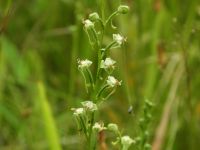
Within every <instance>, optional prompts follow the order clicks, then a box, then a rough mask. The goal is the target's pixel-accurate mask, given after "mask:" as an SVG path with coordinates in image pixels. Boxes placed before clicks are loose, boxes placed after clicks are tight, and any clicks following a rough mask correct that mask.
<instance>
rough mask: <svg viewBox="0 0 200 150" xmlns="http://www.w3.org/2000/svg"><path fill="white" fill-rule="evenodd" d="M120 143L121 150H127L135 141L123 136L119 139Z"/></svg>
mask: <svg viewBox="0 0 200 150" xmlns="http://www.w3.org/2000/svg"><path fill="white" fill-rule="evenodd" d="M121 143H122V145H123V149H125V150H127V149H128V148H129V147H130V146H131V144H132V143H135V141H134V140H133V139H131V138H130V137H129V136H127V135H125V136H123V137H122V138H121Z"/></svg>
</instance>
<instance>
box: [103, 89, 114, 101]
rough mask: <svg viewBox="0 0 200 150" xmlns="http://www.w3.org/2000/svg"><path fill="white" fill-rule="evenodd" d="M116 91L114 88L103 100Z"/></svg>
mask: <svg viewBox="0 0 200 150" xmlns="http://www.w3.org/2000/svg"><path fill="white" fill-rule="evenodd" d="M115 91H116V88H114V89H113V90H112V91H111V92H110V93H109V94H108V95H107V96H106V97H105V98H104V100H107V99H108V98H109V97H110V96H111V95H113V94H114V93H115Z"/></svg>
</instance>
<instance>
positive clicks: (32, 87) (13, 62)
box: [0, 0, 200, 150]
mask: <svg viewBox="0 0 200 150" xmlns="http://www.w3.org/2000/svg"><path fill="white" fill-rule="evenodd" d="M100 1H101V0H52V1H50V0H0V150H40V149H41V150H43V149H52V150H59V149H66V150H78V149H80V150H81V149H84V148H83V147H84V140H83V139H82V137H81V135H79V134H78V131H77V127H76V124H75V122H74V119H73V116H72V112H71V111H70V108H72V107H78V106H80V102H81V101H83V100H86V99H87V95H86V94H85V89H84V83H83V81H82V77H81V76H80V74H79V72H78V70H77V59H78V58H81V59H85V58H88V59H91V60H95V58H96V54H95V51H93V50H92V48H91V47H90V45H89V42H88V39H87V36H86V34H85V33H84V30H83V27H82V19H84V18H87V17H88V14H89V13H91V12H93V11H97V12H100V5H99V3H100ZM104 2H105V9H104V10H105V14H106V16H107V17H108V15H109V14H111V13H112V12H113V11H114V10H116V9H117V7H118V6H119V4H126V5H128V6H129V7H130V13H129V14H128V15H123V16H119V17H117V18H115V19H114V25H115V26H117V27H118V30H119V31H120V33H121V34H122V35H125V36H126V37H127V43H126V44H125V46H124V47H123V48H122V49H117V50H112V53H111V55H112V58H114V59H115V60H117V65H118V67H117V71H116V72H115V75H116V76H117V77H118V78H119V79H122V80H123V86H122V87H120V88H119V89H118V90H117V92H116V93H115V94H114V96H113V97H112V98H111V99H109V100H108V101H107V102H106V103H105V104H104V105H103V106H102V108H101V110H100V114H99V115H98V119H99V120H103V121H104V123H105V124H107V123H110V122H114V123H117V124H119V127H120V128H121V129H123V131H124V133H128V134H129V135H130V136H131V137H133V138H134V137H137V135H138V134H139V127H138V120H139V118H140V117H141V114H142V108H143V104H144V100H145V98H148V99H149V100H151V101H152V102H154V104H155V107H154V109H153V113H152V117H153V118H152V122H151V124H150V126H149V132H150V143H152V144H153V149H154V150H157V149H156V148H155V147H156V145H159V146H160V149H163V150H171V149H173V150H199V141H200V92H199V91H200V68H199V67H200V1H199V0H121V1H120V0H104ZM115 32H116V31H115V30H112V29H109V30H108V31H106V40H107V41H109V40H110V39H111V38H112V36H111V35H112V33H115ZM131 105H132V106H133V114H131V115H130V114H128V112H127V110H128V108H129V106H131ZM108 139H109V137H108ZM111 141H112V139H110V140H108V141H107V144H108V145H110V144H109V143H110V142H111ZM110 149H114V148H110ZM131 149H134V146H133V147H132V148H131Z"/></svg>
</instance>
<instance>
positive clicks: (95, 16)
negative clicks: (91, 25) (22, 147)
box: [89, 12, 99, 22]
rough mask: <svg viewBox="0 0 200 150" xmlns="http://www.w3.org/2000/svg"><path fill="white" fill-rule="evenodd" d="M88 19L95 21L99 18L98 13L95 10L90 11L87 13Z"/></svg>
mask: <svg viewBox="0 0 200 150" xmlns="http://www.w3.org/2000/svg"><path fill="white" fill-rule="evenodd" d="M89 19H90V20H91V21H94V22H95V21H97V20H98V19H99V15H98V13H96V12H94V13H91V14H90V15H89Z"/></svg>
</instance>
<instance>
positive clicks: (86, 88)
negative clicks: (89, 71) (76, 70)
mask: <svg viewBox="0 0 200 150" xmlns="http://www.w3.org/2000/svg"><path fill="white" fill-rule="evenodd" d="M80 72H81V74H82V76H83V78H84V82H85V90H86V92H87V93H88V87H87V80H86V77H85V74H84V72H83V70H80Z"/></svg>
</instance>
